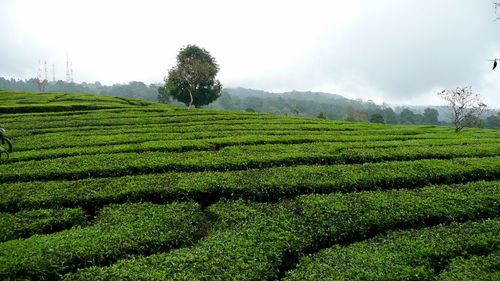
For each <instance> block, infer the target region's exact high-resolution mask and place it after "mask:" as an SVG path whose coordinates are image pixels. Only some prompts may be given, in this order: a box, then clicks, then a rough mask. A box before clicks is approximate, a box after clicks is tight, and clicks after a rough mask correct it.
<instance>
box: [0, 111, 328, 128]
mask: <svg viewBox="0 0 500 281" xmlns="http://www.w3.org/2000/svg"><path fill="white" fill-rule="evenodd" d="M1 111H2V107H0V113H1ZM47 119H48V120H44V121H40V122H33V123H31V122H25V121H22V120H20V121H18V122H12V123H11V124H10V126H11V127H12V128H14V129H44V128H59V127H66V128H69V127H72V128H73V129H75V128H77V127H80V126H90V125H92V126H96V125H98V126H116V125H130V126H132V125H142V124H150V123H154V124H174V123H175V124H185V123H196V122H210V123H212V122H213V123H221V122H223V123H231V122H236V123H238V122H242V120H244V121H248V122H250V121H251V120H254V121H259V122H265V121H266V120H269V121H271V123H272V122H280V123H289V124H301V123H305V122H307V120H308V119H303V120H301V119H293V118H290V119H286V120H280V119H277V118H275V117H274V116H272V115H249V116H247V115H220V116H213V115H200V116H185V117H174V118H169V117H147V116H144V117H142V118H120V117H116V118H110V119H102V120H101V119H99V118H91V119H88V120H85V119H83V120H80V119H79V118H67V119H66V120H59V121H57V120H56V121H51V120H50V118H47ZM307 123H311V122H307ZM325 125H326V126H331V125H329V124H327V123H326V124H325Z"/></svg>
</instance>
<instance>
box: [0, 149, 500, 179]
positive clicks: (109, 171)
mask: <svg viewBox="0 0 500 281" xmlns="http://www.w3.org/2000/svg"><path fill="white" fill-rule="evenodd" d="M379 145H380V147H378V146H377V145H375V146H374V147H370V146H366V145H364V144H363V143H359V144H357V145H355V146H353V147H352V148H349V149H344V147H345V144H344V143H326V142H325V143H323V144H322V145H317V144H314V143H313V144H308V143H306V144H286V145H285V144H269V145H255V146H252V145H248V146H231V147H226V148H223V149H220V150H217V151H188V152H183V153H175V154H166V153H163V152H144V153H140V154H137V153H135V152H129V153H113V154H97V155H82V156H70V157H65V158H56V159H48V160H41V161H40V162H30V161H26V162H14V163H6V164H5V165H3V167H2V174H1V175H0V181H2V182H12V181H31V180H54V179H81V178H87V177H88V176H89V175H93V176H94V177H98V176H99V177H106V176H115V177H116V176H124V175H128V174H130V173H131V172H134V173H138V174H144V173H163V172H169V171H178V172H200V171H231V170H242V169H257V168H267V167H273V166H284V165H286V166H288V165H307V164H309V165H311V164H312V165H314V164H316V165H332V164H354V163H366V162H380V161H405V160H406V161H409V160H418V159H429V158H439V159H451V158H456V157H487V156H495V155H497V154H498V151H500V144H497V143H485V144H477V145H468V146H463V145H454V146H451V145H450V146H421V145H418V144H417V145H416V146H404V145H400V146H394V145H393V144H389V145H387V144H384V143H381V144H379ZM96 163H100V164H99V165H96Z"/></svg>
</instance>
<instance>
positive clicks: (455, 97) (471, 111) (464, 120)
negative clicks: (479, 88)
mask: <svg viewBox="0 0 500 281" xmlns="http://www.w3.org/2000/svg"><path fill="white" fill-rule="evenodd" d="M438 96H440V97H441V98H442V99H444V100H445V101H446V103H447V104H448V107H449V109H450V112H451V122H452V123H453V125H454V126H455V132H457V133H458V132H460V131H461V130H462V129H463V128H464V127H466V126H471V125H473V124H471V123H472V122H476V121H477V120H479V119H480V116H481V114H482V113H483V111H484V109H486V104H484V103H483V102H482V101H481V96H480V95H479V94H475V93H474V92H473V91H472V88H471V87H464V88H456V89H452V90H443V91H441V92H439V93H438Z"/></svg>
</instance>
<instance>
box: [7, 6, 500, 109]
mask: <svg viewBox="0 0 500 281" xmlns="http://www.w3.org/2000/svg"><path fill="white" fill-rule="evenodd" d="M494 18H495V14H494V8H493V6H492V4H491V2H490V1H488V0H480V1H467V0H440V1H431V0H421V1H417V0H406V1H395V0H392V1H391V0H380V1H367V0H364V1H363V0H355V1H342V0H338V1H326V0H325V1H320V0H310V1H305V0H304V1H284V0H275V1H264V0H256V1H237V0H233V1H230V0H224V1H217V0H215V1H202V0H188V1H180V0H179V1H150V0H143V1H98V0H87V1H63V0H45V1H35V0H33V1H28V0H20V1H13V0H3V1H1V2H0V29H1V30H0V52H1V53H2V56H1V57H0V76H17V77H20V78H29V77H32V76H34V75H35V72H36V63H37V61H38V59H47V60H48V62H49V64H52V63H54V64H56V71H57V74H58V76H59V78H60V79H62V78H63V77H64V62H65V56H66V54H68V55H69V56H70V58H71V59H72V60H73V65H74V70H75V78H76V79H77V80H78V81H83V80H85V81H95V80H99V81H101V82H104V83H108V84H109V83H116V82H126V81H130V80H141V81H146V82H157V81H161V80H162V79H163V77H164V76H165V75H166V73H167V70H168V69H169V68H170V67H172V66H173V65H174V63H175V56H176V54H177V52H178V50H179V49H180V48H181V47H182V46H184V45H187V44H198V45H200V46H202V47H204V48H206V49H207V50H209V51H210V52H211V53H212V55H214V56H215V57H216V59H217V61H218V62H219V64H220V66H221V72H220V75H219V78H220V80H221V81H222V82H223V84H224V85H226V86H243V87H253V88H259V89H265V90H275V91H277V90H293V89H296V90H323V91H330V92H335V93H339V94H343V95H345V96H348V97H353V98H356V97H359V98H364V99H373V100H375V101H382V100H384V101H388V102H397V103H402V102H411V103H439V100H437V99H436V97H435V92H434V91H435V90H436V89H440V88H445V87H456V86H465V85H471V86H473V88H475V89H478V90H479V91H481V93H482V94H483V95H484V96H485V98H486V100H487V101H489V102H490V103H491V104H493V106H496V107H500V98H499V97H498V96H499V95H498V94H497V93H498V90H499V89H500V72H491V71H490V62H489V61H488V59H489V58H491V57H493V56H495V53H497V55H498V52H500V51H497V50H496V49H497V48H500V36H499V35H500V23H499V22H494V21H493V19H494Z"/></svg>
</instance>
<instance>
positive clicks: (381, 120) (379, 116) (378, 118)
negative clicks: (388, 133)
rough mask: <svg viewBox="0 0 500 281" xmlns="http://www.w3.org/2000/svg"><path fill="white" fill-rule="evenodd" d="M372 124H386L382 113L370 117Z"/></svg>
mask: <svg viewBox="0 0 500 281" xmlns="http://www.w3.org/2000/svg"><path fill="white" fill-rule="evenodd" d="M370 122H371V123H385V122H384V116H382V114H380V113H375V114H372V115H371V116H370Z"/></svg>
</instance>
